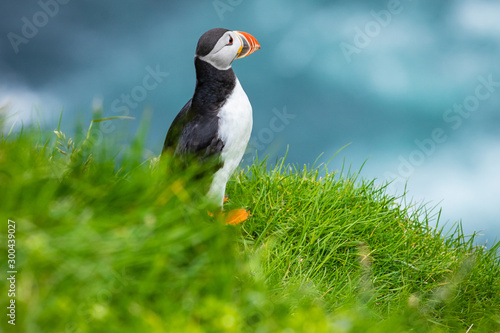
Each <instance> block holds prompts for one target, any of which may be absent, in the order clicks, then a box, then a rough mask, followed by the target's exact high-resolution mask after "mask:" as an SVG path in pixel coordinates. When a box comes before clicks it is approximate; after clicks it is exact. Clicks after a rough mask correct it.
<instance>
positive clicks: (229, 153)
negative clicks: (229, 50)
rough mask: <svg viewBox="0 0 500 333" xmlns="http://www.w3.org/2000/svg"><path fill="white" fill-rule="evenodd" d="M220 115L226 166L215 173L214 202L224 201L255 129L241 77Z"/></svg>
mask: <svg viewBox="0 0 500 333" xmlns="http://www.w3.org/2000/svg"><path fill="white" fill-rule="evenodd" d="M218 116H219V130H218V134H219V138H220V139H221V140H222V142H224V148H223V149H222V153H221V158H222V161H223V162H224V166H223V167H222V168H221V169H220V170H218V171H217V172H216V173H215V175H214V179H213V181H212V185H211V187H210V191H209V197H210V198H211V199H212V200H213V201H214V202H215V203H218V204H219V203H220V204H221V205H222V200H223V198H224V192H225V189H226V183H227V181H228V180H229V178H230V177H231V175H232V174H233V172H234V170H235V169H236V168H237V167H238V164H239V163H240V161H241V158H242V157H243V154H244V153H245V150H246V147H247V144H248V141H249V140H250V134H251V133H252V125H253V119H252V105H251V104H250V101H249V100H248V97H247V94H245V91H244V90H243V88H242V87H241V84H240V81H239V80H238V79H236V85H235V87H234V89H233V92H232V94H231V95H230V96H229V97H228V99H227V101H226V103H225V104H224V105H223V107H222V108H221V110H220V111H219V115H218Z"/></svg>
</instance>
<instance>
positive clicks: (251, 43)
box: [235, 31, 260, 59]
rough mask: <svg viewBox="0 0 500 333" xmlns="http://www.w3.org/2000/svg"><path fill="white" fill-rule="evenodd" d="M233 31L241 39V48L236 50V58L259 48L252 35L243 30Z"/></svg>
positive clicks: (243, 56)
mask: <svg viewBox="0 0 500 333" xmlns="http://www.w3.org/2000/svg"><path fill="white" fill-rule="evenodd" d="M235 33H236V34H237V35H238V37H239V38H240V40H241V48H240V50H239V51H238V56H237V57H236V58H237V59H241V58H245V57H246V56H247V55H250V54H252V53H254V52H255V51H257V50H259V49H260V44H259V42H258V41H257V39H255V37H254V36H252V35H250V34H249V33H246V32H243V31H235Z"/></svg>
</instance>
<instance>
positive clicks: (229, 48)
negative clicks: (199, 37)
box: [199, 31, 260, 70]
mask: <svg viewBox="0 0 500 333" xmlns="http://www.w3.org/2000/svg"><path fill="white" fill-rule="evenodd" d="M258 49H260V45H259V43H258V42H257V40H256V39H255V38H254V37H253V36H252V35H250V34H248V33H245V32H241V31H227V32H226V33H224V34H223V35H222V37H220V38H219V40H218V41H217V43H216V44H215V46H214V47H213V49H212V50H211V51H210V53H208V54H207V55H205V56H200V57H199V58H200V59H201V60H204V61H206V62H208V63H209V64H211V65H212V66H214V67H215V68H217V69H220V70H227V69H229V68H231V64H232V63H233V61H234V60H235V59H237V58H244V57H246V56H247V55H250V54H251V53H253V52H255V51H257V50H258Z"/></svg>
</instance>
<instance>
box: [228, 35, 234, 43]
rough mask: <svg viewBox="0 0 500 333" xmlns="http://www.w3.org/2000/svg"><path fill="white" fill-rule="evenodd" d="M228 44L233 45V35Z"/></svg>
mask: <svg viewBox="0 0 500 333" xmlns="http://www.w3.org/2000/svg"><path fill="white" fill-rule="evenodd" d="M227 45H233V37H231V36H229V43H227Z"/></svg>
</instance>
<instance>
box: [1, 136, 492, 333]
mask: <svg viewBox="0 0 500 333" xmlns="http://www.w3.org/2000/svg"><path fill="white" fill-rule="evenodd" d="M58 141H59V144H58V145H57V147H58V148H59V151H58V149H56V148H55V147H56V144H55V143H54V142H53V141H50V140H49V141H44V140H42V139H40V138H38V134H36V133H23V134H22V135H20V136H19V137H17V138H10V139H8V140H5V139H4V140H2V142H1V143H0V193H2V194H3V195H2V197H3V198H2V200H0V218H1V221H4V222H3V223H5V224H4V227H2V228H1V229H0V230H1V231H0V239H1V244H5V241H6V230H7V227H6V224H7V219H8V218H10V219H13V220H15V221H16V224H17V231H16V240H17V243H16V244H17V247H16V250H17V252H16V255H17V257H16V264H17V268H18V271H19V273H18V275H17V281H16V283H17V295H16V301H17V325H16V329H17V330H13V329H12V327H11V326H10V325H8V324H7V320H6V319H5V318H4V319H2V321H1V324H0V328H2V329H4V330H5V331H6V332H9V331H18V332H30V333H31V332H33V333H36V332H139V331H143V332H164V331H171V332H184V331H185V332H240V331H241V332H256V331H259V332H328V331H331V332H389V331H390V332H405V331H410V329H412V332H441V331H443V332H446V331H462V332H465V331H466V330H467V329H468V328H469V327H471V325H472V329H471V332H492V331H495V330H496V331H500V286H499V284H498V283H499V280H500V258H499V255H498V247H499V245H498V244H496V245H494V246H492V247H490V249H488V250H486V249H484V248H483V247H481V246H475V245H474V239H473V238H466V237H464V235H463V234H462V232H461V230H460V228H458V227H457V229H456V230H455V231H454V233H453V234H450V235H443V234H442V232H441V231H440V230H435V229H433V228H431V227H430V222H431V221H429V218H430V217H429V215H428V214H426V211H425V207H420V208H419V207H412V208H410V209H406V208H403V207H401V206H400V205H398V204H397V203H396V202H397V198H393V197H391V196H389V195H387V194H385V192H384V188H380V187H377V186H375V185H374V184H373V182H369V181H365V180H358V179H357V177H356V175H344V176H342V175H341V174H340V173H337V174H336V173H332V174H328V175H327V176H326V177H324V178H322V179H321V178H319V176H318V175H319V171H318V170H316V169H313V170H308V169H306V168H304V169H300V170H299V169H297V168H293V169H292V168H290V167H289V166H285V165H284V164H283V163H278V164H277V166H276V167H274V168H273V169H272V170H271V171H267V170H266V169H267V167H266V165H265V163H260V162H256V163H255V164H254V165H252V166H251V167H250V168H249V169H248V170H244V171H241V172H240V173H239V174H237V175H236V176H235V177H233V180H232V181H231V182H230V183H229V185H228V189H227V192H228V194H229V195H230V202H229V203H228V204H227V208H228V209H230V208H240V207H247V208H249V209H250V210H251V212H252V215H253V216H252V218H251V219H250V220H248V221H246V222H245V223H244V224H243V225H242V226H237V227H229V226H228V227H226V226H223V225H222V224H221V222H220V221H214V220H212V219H211V218H210V217H209V216H208V215H207V214H206V205H205V204H204V203H203V201H202V200H199V198H198V197H197V195H196V191H193V189H191V188H190V186H189V184H192V182H191V181H190V179H189V176H188V175H182V176H179V175H176V174H173V173H172V172H170V171H168V170H170V167H171V162H170V161H162V163H161V164H160V165H159V166H158V165H157V166H154V167H152V166H151V164H154V163H150V162H146V163H142V164H141V154H142V150H141V148H140V146H141V144H140V142H136V143H135V144H134V146H133V147H132V149H130V150H128V152H127V153H126V154H124V156H123V157H122V159H121V161H120V162H119V167H118V169H119V170H118V171H117V166H116V164H117V163H118V162H116V160H115V158H114V157H113V156H112V155H109V152H107V151H106V150H105V149H100V148H97V147H93V146H92V144H91V140H90V141H89V140H87V141H83V142H79V143H77V144H76V147H75V145H74V143H72V142H68V140H66V138H65V137H64V136H63V135H62V134H59V135H58ZM60 150H62V152H63V153H61V152H60ZM195 187H196V186H195ZM193 193H194V194H193ZM2 247H3V248H4V249H5V245H2ZM6 270H7V269H6V260H2V272H5V271H6ZM2 281H5V279H2ZM0 289H1V290H0V293H1V294H2V295H6V294H7V289H8V288H7V285H6V284H5V282H2V285H1V288H0ZM7 301H8V299H7V297H6V296H3V297H2V298H1V299H0V305H1V307H3V308H4V309H5V307H4V306H6V304H7ZM4 316H5V315H4Z"/></svg>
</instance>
